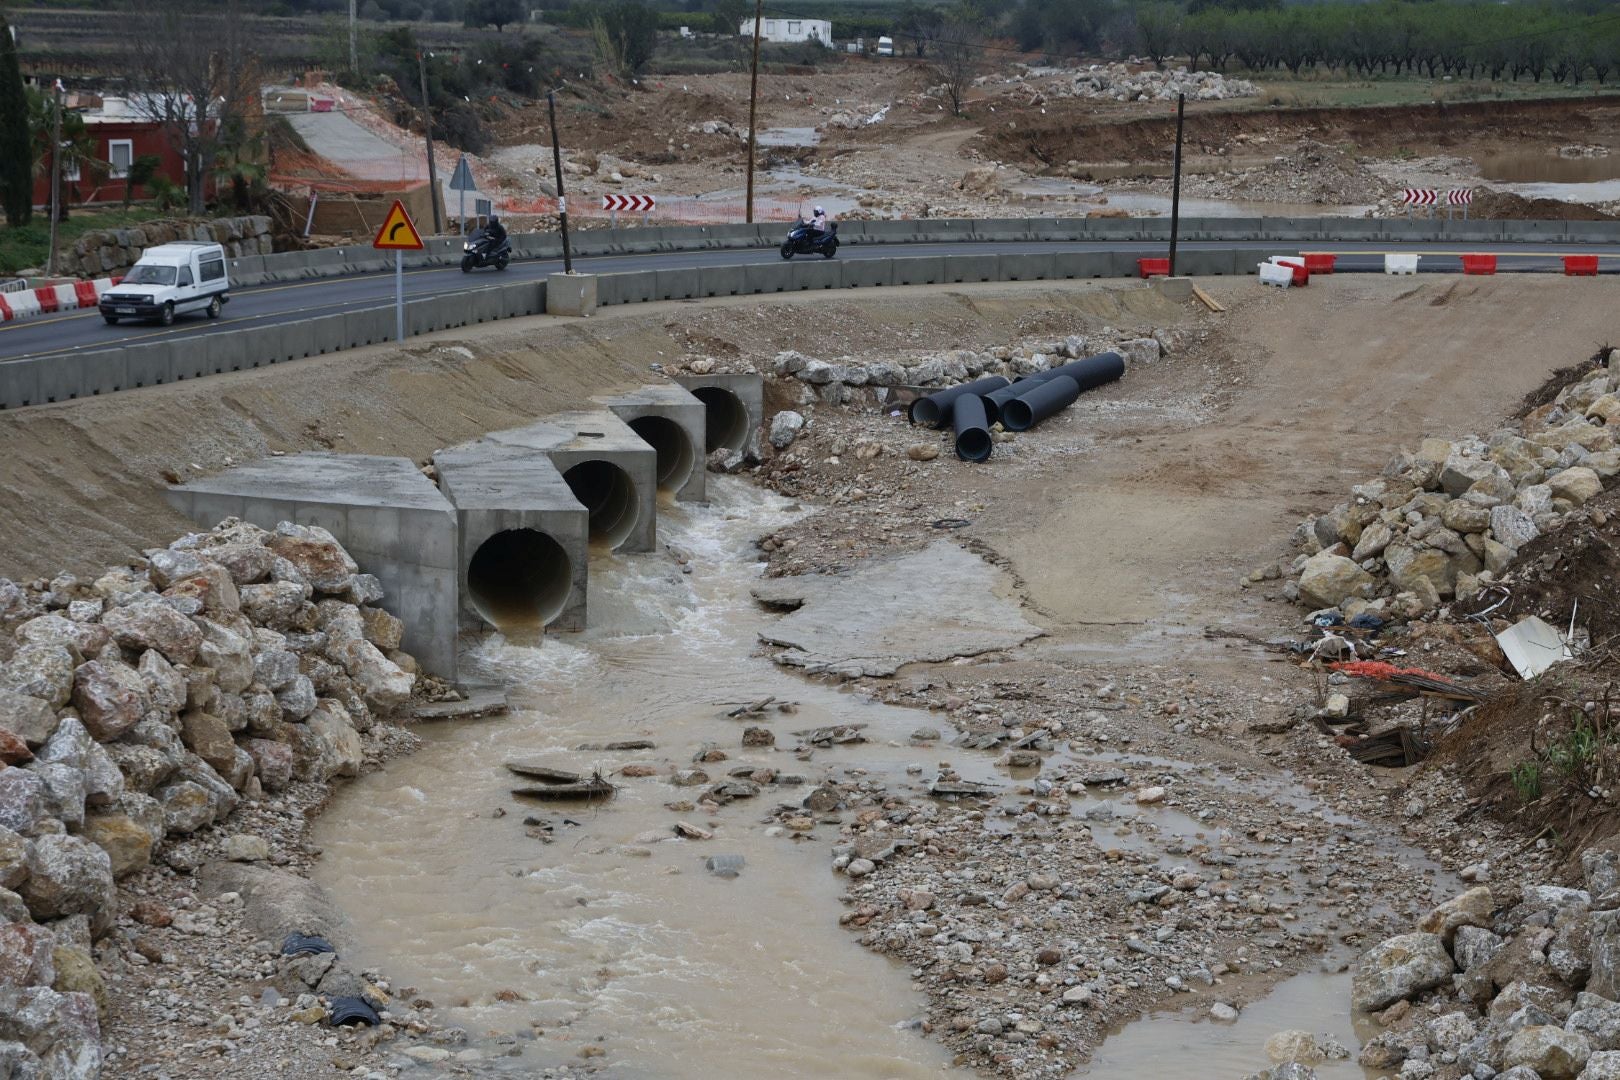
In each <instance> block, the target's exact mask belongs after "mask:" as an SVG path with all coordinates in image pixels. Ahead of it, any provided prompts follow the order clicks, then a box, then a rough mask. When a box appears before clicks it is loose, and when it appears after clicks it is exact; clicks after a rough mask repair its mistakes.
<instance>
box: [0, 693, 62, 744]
mask: <svg viewBox="0 0 1620 1080" xmlns="http://www.w3.org/2000/svg"><path fill="white" fill-rule="evenodd" d="M55 730H56V710H55V709H53V708H51V704H50V702H48V701H46V700H44V699H43V698H37V697H33V696H31V695H29V694H19V693H17V692H16V691H13V690H0V731H9V732H11V734H13V735H15V736H16V737H17V738H18V739H20V740H22V742H23V743H24V744H26V745H27V746H29V747H30V748H37V747H39V746H40V745H41V744H43V743H44V742H45V740H47V739H49V738H50V737H51V733H52V732H54V731H55Z"/></svg>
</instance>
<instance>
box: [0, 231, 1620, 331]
mask: <svg viewBox="0 0 1620 1080" xmlns="http://www.w3.org/2000/svg"><path fill="white" fill-rule="evenodd" d="M1180 247H1181V248H1182V249H1183V250H1188V251H1193V250H1198V249H1201V248H1205V249H1207V248H1220V249H1230V248H1238V249H1241V250H1251V251H1253V252H1255V255H1256V259H1257V260H1258V259H1259V258H1262V257H1264V256H1268V255H1282V254H1296V253H1298V252H1300V251H1302V250H1305V251H1320V252H1331V253H1333V254H1336V255H1338V256H1339V261H1338V269H1339V270H1340V271H1341V272H1357V271H1367V272H1371V271H1379V270H1382V269H1383V256H1384V254H1385V253H1386V252H1402V253H1407V254H1418V255H1422V256H1423V260H1422V262H1421V263H1420V269H1422V270H1424V271H1442V272H1451V273H1456V272H1458V271H1459V270H1460V268H1461V258H1460V256H1461V255H1463V254H1464V253H1467V254H1495V255H1498V256H1500V257H1502V260H1503V261H1502V262H1501V263H1500V266H1499V269H1500V271H1501V272H1511V271H1516V270H1523V271H1555V270H1558V269H1560V268H1561V265H1562V264H1561V263H1560V262H1559V257H1560V256H1562V255H1566V254H1567V255H1601V256H1609V257H1614V256H1620V245H1613V246H1610V245H1593V244H1573V245H1559V244H1481V245H1474V246H1469V247H1466V248H1459V247H1458V246H1457V245H1455V244H1439V243H1427V244H1408V245H1400V244H1388V243H1378V242H1354V243H1336V242H1333V241H1321V242H1316V241H1311V242H1305V243H1297V242H1296V243H1292V244H1290V243H1287V242H1275V241H1236V240H1210V241H1183V242H1182V243H1181V244H1180ZM1053 250H1079V251H1099V250H1109V251H1126V252H1140V253H1142V254H1144V255H1163V254H1164V253H1165V244H1164V243H1163V242H1162V241H1106V242H1098V243H1065V244H1055V243H999V244H997V243H949V244H860V245H857V244H849V245H846V246H844V247H843V248H841V249H840V250H839V253H838V258H840V259H890V258H897V257H903V256H906V255H985V254H995V255H1017V254H1025V253H1031V252H1049V251H1053ZM813 257H814V256H803V255H801V256H799V258H801V259H804V258H813ZM780 259H781V256H780V255H779V254H778V253H777V251H776V249H775V248H774V247H770V248H759V249H753V250H749V249H732V250H726V251H690V252H664V253H659V254H653V255H603V256H594V257H589V258H578V259H575V260H574V265H575V267H577V268H579V269H582V270H594V271H596V272H598V273H613V272H616V271H630V270H655V269H656V270H675V269H680V268H682V267H687V266H691V267H699V266H736V265H742V264H747V263H768V262H777V261H779V260H780ZM561 269H562V261H561V260H560V259H533V260H526V261H520V262H514V263H512V264H511V266H510V267H509V268H508V269H507V270H506V271H505V272H504V273H502V272H500V271H496V270H480V271H474V272H473V273H471V274H463V273H462V272H461V270H460V268H459V267H455V266H452V267H443V268H424V269H420V270H407V271H406V272H405V295H406V297H407V298H411V297H423V296H440V295H444V294H446V293H453V292H457V291H460V290H463V289H472V288H478V287H480V286H484V285H491V284H495V283H496V282H497V281H499V282H510V281H524V280H539V279H542V278H544V277H545V276H546V275H548V274H553V273H556V272H558V271H560V270H561ZM393 298H394V275H393V274H391V273H380V274H357V275H354V276H351V277H335V278H322V279H319V280H313V281H298V282H290V283H286V284H280V285H261V286H255V287H252V288H244V289H236V290H232V293H231V302H230V303H229V304H227V305H226V307H225V315H224V317H223V318H221V319H219V320H218V321H215V322H210V321H208V320H207V319H206V318H205V317H204V316H203V315H202V314H201V313H198V314H195V315H187V316H183V317H181V318H180V319H178V320H177V321H176V322H175V324H174V325H173V326H170V327H161V326H154V325H146V324H140V323H127V322H126V323H120V324H118V325H117V326H108V325H107V324H106V323H105V322H103V321H102V318H101V315H100V314H99V313H97V312H96V311H94V310H89V311H69V312H61V313H58V314H54V315H44V316H39V317H36V318H32V319H26V320H19V321H17V322H12V323H6V324H3V325H0V360H21V359H25V358H28V357H36V356H51V355H58V354H71V353H74V352H79V351H86V350H93V349H105V348H109V347H111V346H117V345H133V344H137V343H140V344H145V343H149V342H151V341H154V340H156V339H159V338H162V337H168V336H173V335H181V334H185V335H193V334H228V333H231V332H232V331H234V330H238V329H241V328H242V327H244V326H249V325H254V326H262V325H265V324H266V323H269V324H275V323H278V322H288V321H291V320H294V319H304V318H311V317H313V316H316V315H329V314H331V313H333V312H337V311H347V310H351V309H355V308H367V307H377V306H380V305H384V304H387V303H390V302H391V301H392V300H393Z"/></svg>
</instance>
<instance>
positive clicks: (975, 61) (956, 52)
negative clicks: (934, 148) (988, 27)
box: [933, 18, 984, 116]
mask: <svg viewBox="0 0 1620 1080" xmlns="http://www.w3.org/2000/svg"><path fill="white" fill-rule="evenodd" d="M933 50H934V57H933V66H934V73H935V75H936V76H937V77H938V78H940V79H942V80H944V82H945V93H946V94H948V95H949V96H950V99H951V112H952V113H953V114H955V115H957V116H961V115H962V99H963V98H965V97H966V96H967V92H968V88H969V87H971V86H972V85H973V80H974V79H975V78H977V77H978V74H979V72H980V70H981V69H982V68H983V67H984V34H983V32H982V31H981V30H980V29H979V27H978V25H977V24H975V23H972V22H968V21H967V20H965V19H959V18H957V19H948V20H947V21H946V22H945V23H944V24H943V25H941V26H940V28H939V32H938V34H936V35H935V37H934V42H933Z"/></svg>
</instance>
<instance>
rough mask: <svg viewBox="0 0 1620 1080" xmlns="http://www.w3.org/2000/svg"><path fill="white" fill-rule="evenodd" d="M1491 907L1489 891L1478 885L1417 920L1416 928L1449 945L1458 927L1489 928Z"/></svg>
mask: <svg viewBox="0 0 1620 1080" xmlns="http://www.w3.org/2000/svg"><path fill="white" fill-rule="evenodd" d="M1492 907H1493V901H1492V899H1491V890H1490V889H1489V888H1487V887H1486V886H1484V885H1478V886H1475V887H1474V888H1472V889H1469V890H1468V891H1467V892H1464V893H1462V894H1461V895H1459V896H1454V897H1452V898H1451V899H1450V900H1447V901H1446V902H1445V903H1443V904H1441V905H1440V906H1439V907H1437V908H1435V909H1434V910H1432V911H1430V912H1429V913H1428V914H1427V915H1425V916H1423V918H1421V919H1419V920H1418V924H1417V928H1418V929H1419V930H1421V931H1423V932H1424V933H1426V934H1439V935H1440V937H1441V940H1443V941H1444V942H1445V943H1446V944H1447V945H1451V944H1452V938H1453V937H1454V936H1455V935H1456V933H1457V929H1458V927H1462V926H1482V927H1489V926H1490V925H1491V910H1492Z"/></svg>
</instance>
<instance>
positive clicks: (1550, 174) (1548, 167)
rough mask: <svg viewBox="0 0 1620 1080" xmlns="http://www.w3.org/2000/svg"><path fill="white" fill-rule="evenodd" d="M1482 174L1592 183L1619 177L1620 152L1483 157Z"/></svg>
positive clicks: (1514, 180) (1519, 180)
mask: <svg viewBox="0 0 1620 1080" xmlns="http://www.w3.org/2000/svg"><path fill="white" fill-rule="evenodd" d="M1479 171H1480V175H1481V176H1483V177H1484V178H1485V179H1487V180H1494V181H1497V182H1499V183H1506V184H1534V185H1537V186H1540V185H1544V184H1555V185H1560V186H1562V185H1583V186H1584V185H1589V184H1594V183H1596V182H1597V181H1600V180H1620V154H1610V155H1607V156H1605V157H1559V156H1558V155H1556V154H1498V155H1495V156H1493V157H1486V158H1481V159H1480V161H1479Z"/></svg>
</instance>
